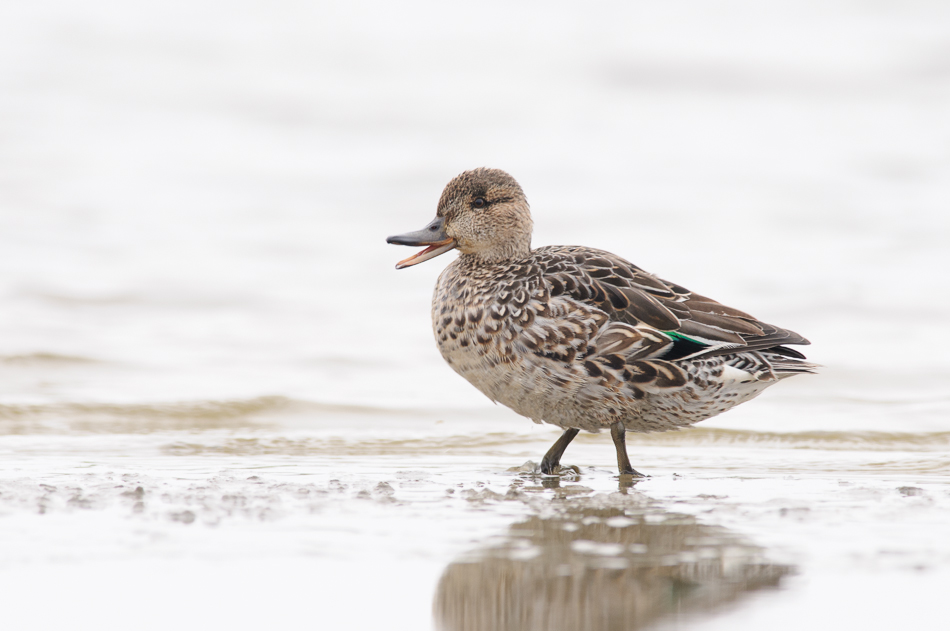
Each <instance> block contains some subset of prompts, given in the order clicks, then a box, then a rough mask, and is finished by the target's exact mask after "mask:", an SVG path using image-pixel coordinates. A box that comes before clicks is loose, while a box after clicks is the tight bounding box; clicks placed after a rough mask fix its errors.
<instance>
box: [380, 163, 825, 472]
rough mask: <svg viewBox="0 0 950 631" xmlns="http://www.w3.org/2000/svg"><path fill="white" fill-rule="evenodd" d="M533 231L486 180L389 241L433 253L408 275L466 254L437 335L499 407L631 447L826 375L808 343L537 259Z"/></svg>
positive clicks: (507, 186)
mask: <svg viewBox="0 0 950 631" xmlns="http://www.w3.org/2000/svg"><path fill="white" fill-rule="evenodd" d="M531 229H532V222H531V215H530V212H529V210H528V204H527V201H526V199H525V196H524V193H523V192H522V190H521V187H520V186H519V185H518V184H517V182H516V181H515V180H514V179H513V178H512V177H511V176H510V175H508V174H507V173H504V172H503V171H498V170H495V169H476V170H474V171H468V172H466V173H463V174H462V175H460V176H458V177H457V178H455V179H454V180H453V181H452V182H450V183H449V185H448V186H446V188H445V191H444V192H443V194H442V197H441V199H440V201H439V206H438V212H437V216H436V219H435V220H434V221H433V223H432V224H430V226H428V227H427V228H426V229H424V230H422V231H419V232H417V233H410V234H408V235H402V236H400V237H391V238H390V242H392V243H402V244H407V245H431V247H430V248H428V249H427V250H426V251H424V252H423V253H421V254H419V255H416V256H414V257H410V259H407V260H406V261H403V262H402V263H401V264H400V266H402V267H405V266H409V265H413V264H415V263H417V262H421V261H422V260H426V259H428V258H432V257H433V256H437V255H438V254H441V253H442V252H443V251H446V250H447V249H451V248H452V247H455V248H458V249H459V250H460V252H461V254H460V256H459V257H458V259H456V260H455V261H454V262H452V263H451V264H450V265H449V266H448V267H447V268H446V269H445V271H444V272H443V273H442V275H441V276H440V277H439V281H438V283H437V284H436V288H435V293H434V296H433V300H432V323H433V330H434V333H435V338H436V343H437V345H438V347H439V350H440V352H441V353H442V356H443V357H444V358H445V360H446V362H448V364H449V365H450V366H451V367H452V368H453V369H454V370H455V371H456V372H457V373H459V374H460V375H462V376H463V377H465V378H466V379H467V380H468V381H469V382H471V383H472V385H474V386H475V387H476V388H478V389H479V390H480V391H481V392H483V393H484V394H485V395H487V396H488V397H489V398H490V399H492V400H493V401H497V402H499V403H502V404H504V405H506V406H508V407H510V408H511V409H512V410H514V411H515V412H518V413H519V414H522V415H524V416H527V417H529V418H531V419H533V420H534V421H535V422H538V423H540V422H547V423H552V424H555V425H558V426H560V427H563V428H565V429H571V430H573V429H583V430H588V431H599V430H601V429H603V428H607V427H613V428H614V429H615V432H614V433H613V435H614V440H615V442H616V441H617V440H618V436H617V431H619V436H620V440H621V442H622V434H623V431H624V430H629V431H635V432H651V431H664V430H669V429H675V428H680V427H684V426H688V425H692V424H693V423H696V422H698V421H701V420H703V419H706V418H709V417H711V416H714V415H716V414H719V413H721V412H724V411H726V410H728V409H729V408H732V407H734V406H735V405H738V404H739V403H742V402H744V401H747V400H749V399H751V398H753V397H755V396H756V395H757V394H759V393H760V392H761V391H762V390H764V389H765V388H766V387H768V386H770V385H772V384H774V383H776V382H777V381H779V380H781V379H783V378H785V377H789V376H792V375H795V374H800V373H807V372H813V371H814V368H815V366H814V364H810V363H807V362H805V361H803V359H804V358H803V356H802V355H801V354H800V353H798V352H797V351H794V350H792V349H789V348H786V347H785V346H783V345H785V344H808V341H807V340H805V338H803V337H802V336H800V335H798V334H797V333H794V332H792V331H789V330H786V329H782V328H779V327H777V326H774V325H770V324H766V323H765V322H762V321H759V320H757V319H755V318H753V317H752V316H750V315H748V314H747V313H744V312H742V311H739V310H738V309H734V308H732V307H727V306H725V305H722V304H720V303H718V302H716V301H715V300H712V299H710V298H706V297H705V296H701V295H699V294H695V293H692V292H690V291H689V290H687V289H685V288H684V287H681V286H679V285H677V284H674V283H670V282H667V281H664V280H661V279H659V278H657V277H655V276H653V275H652V274H649V273H647V272H645V271H643V270H642V269H640V268H638V267H637V266H635V265H633V264H632V263H629V262H628V261H626V260H624V259H622V258H620V257H619V256H616V255H614V254H611V253H609V252H605V251H602V250H596V249H593V248H586V247H580V246H548V247H542V248H537V249H531V246H530V239H531ZM437 246H438V247H437ZM575 433H576V432H575ZM571 438H573V434H571V435H569V436H567V435H566V436H565V440H566V442H565V443H564V445H563V446H562V447H561V448H560V451H563V448H564V447H566V446H567V443H568V442H570V439H571ZM553 451H555V449H554V448H552V452H553ZM619 451H620V449H619V446H618V455H619ZM551 455H552V453H551V452H549V456H551ZM554 456H555V457H554V458H553V462H554V464H556V463H557V460H558V459H559V457H560V452H558V453H556V454H554ZM624 457H625V451H624ZM621 460H623V458H621ZM627 466H628V468H629V464H628V465H627ZM621 469H623V463H622V462H621ZM622 472H623V471H622ZM628 472H632V469H631V470H630V471H628Z"/></svg>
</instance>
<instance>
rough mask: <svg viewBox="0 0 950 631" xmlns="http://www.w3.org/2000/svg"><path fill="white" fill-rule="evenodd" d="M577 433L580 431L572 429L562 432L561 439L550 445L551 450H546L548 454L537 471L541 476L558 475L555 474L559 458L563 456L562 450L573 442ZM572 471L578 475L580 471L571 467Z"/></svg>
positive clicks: (559, 462)
mask: <svg viewBox="0 0 950 631" xmlns="http://www.w3.org/2000/svg"><path fill="white" fill-rule="evenodd" d="M579 431H581V430H579V429H574V428H571V429H567V430H564V433H563V434H561V437H560V438H558V439H557V441H555V443H554V444H553V445H551V448H550V449H548V453H546V454H544V458H542V459H541V466H540V467H539V469H540V471H541V474H542V475H558V473H557V472H558V469H559V468H560V464H561V456H563V455H564V450H565V449H567V446H568V445H570V444H571V441H572V440H574V437H575V436H577V433H578V432H579ZM573 469H574V471H575V472H576V473H580V469H578V468H577V467H573Z"/></svg>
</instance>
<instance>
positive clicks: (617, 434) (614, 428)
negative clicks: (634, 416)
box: [610, 421, 647, 478]
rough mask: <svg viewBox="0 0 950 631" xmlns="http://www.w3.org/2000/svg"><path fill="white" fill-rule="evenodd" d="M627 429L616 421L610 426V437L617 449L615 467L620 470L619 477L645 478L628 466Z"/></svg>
mask: <svg viewBox="0 0 950 631" xmlns="http://www.w3.org/2000/svg"><path fill="white" fill-rule="evenodd" d="M626 434H627V428H626V427H624V426H623V423H621V422H620V421H617V422H616V423H614V424H613V425H611V426H610V437H611V438H613V439H614V447H616V448H617V467H618V468H619V469H620V475H633V476H636V477H638V478H645V477H647V476H645V475H643V474H642V473H640V472H639V471H637V470H636V469H634V468H633V467H632V466H631V465H630V458H629V456H627V436H626Z"/></svg>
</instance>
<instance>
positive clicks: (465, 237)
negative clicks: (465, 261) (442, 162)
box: [386, 167, 533, 269]
mask: <svg viewBox="0 0 950 631" xmlns="http://www.w3.org/2000/svg"><path fill="white" fill-rule="evenodd" d="M532 227H533V224H532V222H531V212H530V211H529V210H528V200H527V199H525V196H524V191H522V190H521V186H519V185H518V182H516V181H515V178H513V177H511V176H510V175H508V174H507V173H505V172H504V171H501V170H499V169H487V168H484V167H483V168H479V169H475V170H473V171H466V172H465V173H462V174H461V175H459V176H457V177H456V178H455V179H453V180H452V181H451V182H449V183H448V185H447V186H446V187H445V190H444V191H442V197H441V198H440V199H439V207H438V210H437V211H436V215H435V219H433V220H432V222H431V223H430V224H429V225H428V226H426V227H425V228H423V229H422V230H417V231H415V232H408V233H406V234H399V235H395V236H392V237H389V238H388V239H386V242H387V243H395V244H398V245H425V246H428V247H427V248H426V249H424V250H422V251H421V252H418V253H416V254H413V255H412V256H410V257H409V258H407V259H405V260H403V261H399V263H397V264H396V269H402V268H404V267H409V266H411V265H416V264H418V263H422V262H423V261H428V260H429V259H431V258H435V257H437V256H439V255H440V254H444V253H445V252H448V251H449V250H452V249H455V248H458V249H459V251H460V252H461V253H462V254H464V255H472V256H474V257H476V258H477V259H478V260H479V261H480V262H484V263H498V262H501V261H505V260H508V259H511V258H515V257H518V256H526V255H527V254H528V253H529V252H530V251H531V229H532Z"/></svg>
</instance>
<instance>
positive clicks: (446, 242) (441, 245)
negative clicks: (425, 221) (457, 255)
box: [386, 217, 458, 269]
mask: <svg viewBox="0 0 950 631" xmlns="http://www.w3.org/2000/svg"><path fill="white" fill-rule="evenodd" d="M386 243H395V244H396V245H427V246H429V247H427V248H426V249H425V250H422V251H421V252H416V253H415V254H413V255H412V256H410V257H409V258H407V259H403V260H402V261H399V262H398V263H396V269H402V268H404V267H410V266H412V265H418V264H419V263H422V262H423V261H428V260H429V259H434V258H435V257H437V256H439V255H440V254H445V253H446V252H448V251H449V250H451V249H453V248H454V247H455V246H456V245H458V244H457V243H455V239H453V238H452V237H450V236H448V235H447V234H445V219H444V218H442V217H436V218H435V219H433V220H432V223H430V224H429V225H428V226H426V227H425V228H423V229H422V230H416V231H415V232H407V233H406V234H397V235H395V236H392V237H388V238H387V239H386Z"/></svg>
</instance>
